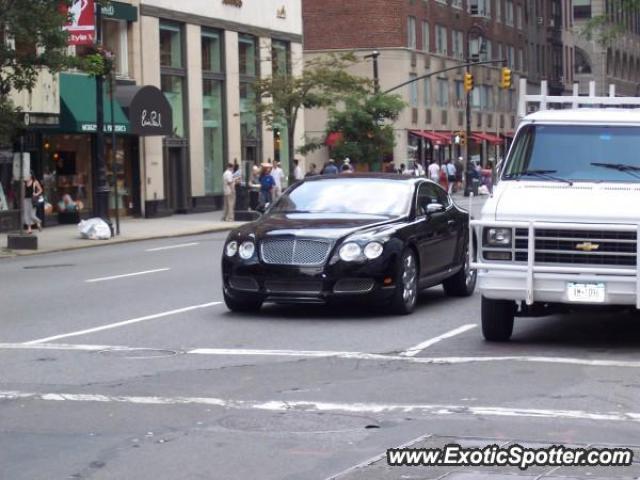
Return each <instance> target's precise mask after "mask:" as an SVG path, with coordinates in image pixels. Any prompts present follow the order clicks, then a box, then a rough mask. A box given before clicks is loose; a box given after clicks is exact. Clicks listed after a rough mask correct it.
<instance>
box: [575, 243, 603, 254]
mask: <svg viewBox="0 0 640 480" xmlns="http://www.w3.org/2000/svg"><path fill="white" fill-rule="evenodd" d="M599 248H600V245H599V244H597V243H591V242H584V243H579V244H577V245H576V250H582V251H583V252H593V251H594V250H598V249H599Z"/></svg>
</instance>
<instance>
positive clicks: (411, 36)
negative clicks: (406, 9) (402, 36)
mask: <svg viewBox="0 0 640 480" xmlns="http://www.w3.org/2000/svg"><path fill="white" fill-rule="evenodd" d="M416 46H417V42H416V17H408V19H407V47H409V48H411V49H413V50H415V49H416Z"/></svg>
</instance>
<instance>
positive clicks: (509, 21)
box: [505, 0, 513, 27]
mask: <svg viewBox="0 0 640 480" xmlns="http://www.w3.org/2000/svg"><path fill="white" fill-rule="evenodd" d="M506 7H507V8H506V11H505V13H506V19H505V23H506V24H507V25H508V26H510V27H513V0H507V3H506Z"/></svg>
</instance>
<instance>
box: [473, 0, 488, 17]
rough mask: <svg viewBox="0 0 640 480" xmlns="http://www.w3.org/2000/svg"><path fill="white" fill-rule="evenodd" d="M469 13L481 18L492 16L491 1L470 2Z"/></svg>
mask: <svg viewBox="0 0 640 480" xmlns="http://www.w3.org/2000/svg"><path fill="white" fill-rule="evenodd" d="M468 4H469V13H470V14H471V15H479V16H481V17H490V16H491V0H469V1H468Z"/></svg>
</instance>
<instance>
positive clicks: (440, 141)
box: [410, 130, 450, 145]
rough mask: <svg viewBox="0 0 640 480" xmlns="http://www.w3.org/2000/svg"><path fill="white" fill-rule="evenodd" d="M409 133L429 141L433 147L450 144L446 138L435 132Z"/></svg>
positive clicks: (412, 131)
mask: <svg viewBox="0 0 640 480" xmlns="http://www.w3.org/2000/svg"><path fill="white" fill-rule="evenodd" d="M410 132H411V133H413V134H414V135H417V136H418V137H422V138H424V139H426V140H429V141H430V142H431V143H433V144H434V145H448V144H449V143H450V141H449V139H448V138H447V137H445V136H444V135H442V134H439V133H436V132H429V131H427V130H410Z"/></svg>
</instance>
